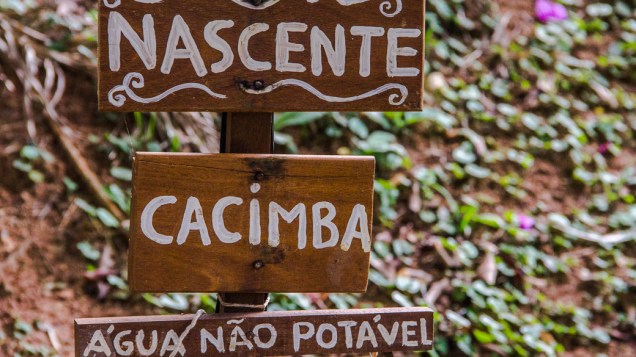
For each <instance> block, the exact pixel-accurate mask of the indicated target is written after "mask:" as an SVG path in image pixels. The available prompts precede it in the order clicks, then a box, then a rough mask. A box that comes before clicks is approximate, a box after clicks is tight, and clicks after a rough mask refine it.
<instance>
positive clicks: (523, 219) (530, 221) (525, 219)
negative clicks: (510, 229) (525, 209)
mask: <svg viewBox="0 0 636 357" xmlns="http://www.w3.org/2000/svg"><path fill="white" fill-rule="evenodd" d="M517 222H518V223H519V228H521V229H523V230H524V231H529V230H531V229H532V228H534V224H535V221H534V218H532V217H530V216H526V215H525V214H520V215H518V216H517Z"/></svg>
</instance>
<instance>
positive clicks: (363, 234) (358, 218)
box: [340, 204, 371, 253]
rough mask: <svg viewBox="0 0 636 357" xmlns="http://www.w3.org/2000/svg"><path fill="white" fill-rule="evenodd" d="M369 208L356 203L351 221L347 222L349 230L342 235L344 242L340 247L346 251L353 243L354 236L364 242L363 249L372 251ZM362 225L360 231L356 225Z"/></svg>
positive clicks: (366, 251)
mask: <svg viewBox="0 0 636 357" xmlns="http://www.w3.org/2000/svg"><path fill="white" fill-rule="evenodd" d="M368 220H369V219H368V217H367V210H366V208H365V207H364V206H363V205H360V204H358V205H355V207H353V210H352V211H351V217H349V223H347V230H346V231H345V234H344V236H343V237H342V243H340V248H341V249H342V250H344V251H345V252H346V251H348V250H349V248H351V243H352V241H353V239H354V238H356V239H360V242H361V243H362V250H363V251H364V252H365V253H368V252H370V251H371V236H370V235H369V224H368ZM358 226H360V230H359V231H358V230H357V228H356V227H358Z"/></svg>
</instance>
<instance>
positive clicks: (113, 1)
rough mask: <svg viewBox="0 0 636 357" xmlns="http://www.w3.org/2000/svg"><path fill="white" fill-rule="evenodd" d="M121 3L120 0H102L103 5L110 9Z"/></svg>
mask: <svg viewBox="0 0 636 357" xmlns="http://www.w3.org/2000/svg"><path fill="white" fill-rule="evenodd" d="M119 5H121V0H104V6H106V7H107V8H110V9H114V8H116V7H117V6H119Z"/></svg>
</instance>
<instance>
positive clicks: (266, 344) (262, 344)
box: [252, 324, 278, 349]
mask: <svg viewBox="0 0 636 357" xmlns="http://www.w3.org/2000/svg"><path fill="white" fill-rule="evenodd" d="M263 329H266V330H268V331H269V340H268V341H267V342H263V340H261V334H260V331H261V330H263ZM252 333H253V334H254V343H255V344H256V346H257V347H258V348H263V349H267V348H272V347H273V346H274V344H275V343H276V339H277V338H278V332H277V331H276V328H275V327H274V325H272V324H259V325H256V326H254V329H253V330H252Z"/></svg>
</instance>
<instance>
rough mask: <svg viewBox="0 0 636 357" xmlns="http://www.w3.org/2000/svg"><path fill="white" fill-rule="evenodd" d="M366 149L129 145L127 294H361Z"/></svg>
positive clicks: (369, 177)
mask: <svg viewBox="0 0 636 357" xmlns="http://www.w3.org/2000/svg"><path fill="white" fill-rule="evenodd" d="M374 169H375V160H374V158H373V157H353V156H351V157H343V156H311V155H303V156H289V155H263V154H249V155H247V154H212V155H209V154H207V155H202V154H156V153H155V154H153V153H138V154H137V155H136V157H135V161H134V164H133V202H132V212H131V239H130V259H129V261H130V263H129V281H130V287H131V289H132V291H134V292H220V291H222V292H270V291H271V292H363V291H365V290H366V286H367V278H368V269H369V255H370V249H371V224H372V221H373V217H372V216H373V182H374Z"/></svg>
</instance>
